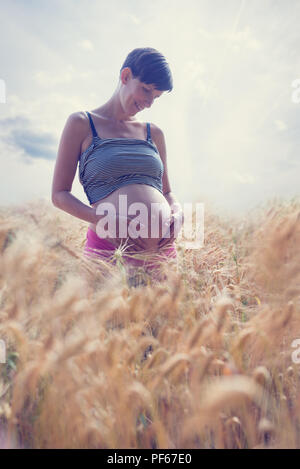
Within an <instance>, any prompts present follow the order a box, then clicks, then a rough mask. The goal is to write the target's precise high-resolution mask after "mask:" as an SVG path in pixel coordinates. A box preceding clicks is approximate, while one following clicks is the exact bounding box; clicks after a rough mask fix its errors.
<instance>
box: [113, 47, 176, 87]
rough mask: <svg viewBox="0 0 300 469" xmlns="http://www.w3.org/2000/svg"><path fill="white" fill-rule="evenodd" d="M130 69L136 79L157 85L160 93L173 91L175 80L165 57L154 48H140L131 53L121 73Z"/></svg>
mask: <svg viewBox="0 0 300 469" xmlns="http://www.w3.org/2000/svg"><path fill="white" fill-rule="evenodd" d="M125 67H130V69H131V72H132V75H133V77H134V78H138V79H139V80H140V81H142V82H143V83H147V84H151V85H155V88H156V89H157V90H159V91H168V92H170V91H172V89H173V78H172V74H171V70H170V67H169V64H168V62H167V61H166V59H165V57H164V56H163V55H162V54H161V53H160V52H158V50H156V49H153V48H152V47H139V48H137V49H134V50H133V51H131V52H130V53H129V54H128V55H127V57H126V59H125V62H124V63H123V65H122V67H121V70H120V73H121V71H122V70H123V68H125Z"/></svg>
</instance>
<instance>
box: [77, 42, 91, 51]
mask: <svg viewBox="0 0 300 469" xmlns="http://www.w3.org/2000/svg"><path fill="white" fill-rule="evenodd" d="M78 45H79V47H81V48H82V49H84V50H94V44H93V43H92V41H90V40H89V39H83V40H82V41H79V43H78Z"/></svg>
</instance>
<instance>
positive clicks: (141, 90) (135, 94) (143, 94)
mask: <svg viewBox="0 0 300 469" xmlns="http://www.w3.org/2000/svg"><path fill="white" fill-rule="evenodd" d="M124 70H125V69H124ZM124 70H123V71H124ZM128 70H129V72H130V73H129V74H128V75H126V77H125V78H126V81H125V83H124V82H123V83H124V84H126V86H125V89H124V94H125V93H126V94H125V96H124V98H125V103H124V104H125V107H126V108H127V112H128V113H129V114H132V113H134V114H136V113H137V112H140V111H142V110H143V109H144V108H145V107H151V106H152V104H153V102H154V100H155V99H157V98H159V97H160V96H161V95H162V94H163V91H159V90H157V89H156V88H155V85H151V84H148V83H143V82H142V81H140V80H139V79H138V78H133V76H132V74H131V70H130V69H128ZM125 90H126V91H125Z"/></svg>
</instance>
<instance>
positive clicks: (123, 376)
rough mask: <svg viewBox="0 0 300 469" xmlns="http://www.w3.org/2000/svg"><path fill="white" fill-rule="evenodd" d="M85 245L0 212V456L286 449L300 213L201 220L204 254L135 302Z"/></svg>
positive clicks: (35, 207)
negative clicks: (21, 451)
mask: <svg viewBox="0 0 300 469" xmlns="http://www.w3.org/2000/svg"><path fill="white" fill-rule="evenodd" d="M86 230H87V224H86V222H83V221H81V220H79V219H76V218H74V217H71V216H69V215H68V214H66V213H64V212H62V211H59V210H58V209H56V208H54V207H53V206H51V204H50V203H49V204H48V203H46V202H43V201H37V202H35V203H27V204H24V205H23V206H22V207H21V206H20V207H18V206H12V207H1V208H0V250H1V254H0V339H1V340H2V341H4V342H5V346H6V361H5V363H0V447H1V448H35V449H38V448H42V449H44V448H85V449H87V448H99V449H104V448H108V449H115V448H116V449H117V448H118V449H122V448H130V449H141V448H153V449H163V448H168V449H176V448H181V449H186V448H188V449H192V448H195V449H202V448H206V449H210V448H234V449H243V448H251V449H254V448H257V449H259V448H299V447H300V386H299V384H300V381H299V380H300V363H298V361H300V359H299V360H295V359H294V360H293V359H292V353H293V352H295V348H293V347H292V342H293V341H295V339H300V304H299V293H300V201H299V200H298V199H292V200H289V201H278V200H273V201H271V202H269V203H267V204H266V205H265V206H263V207H260V208H257V209H256V210H254V211H252V212H249V214H248V215H247V216H245V217H240V218H232V219H225V218H222V217H221V216H220V215H216V214H215V213H214V211H213V210H212V209H208V210H206V211H205V233H204V235H205V242H204V246H203V247H202V248H201V249H199V250H185V249H184V247H183V245H182V243H181V242H180V241H177V251H178V264H177V268H176V269H175V268H174V265H169V264H168V265H167V264H166V266H165V272H166V277H165V278H164V279H163V280H160V281H152V280H151V279H150V280H149V279H148V280H147V282H144V283H142V284H137V285H135V286H133V285H131V284H130V283H129V282H128V279H127V277H126V275H125V274H124V269H123V268H122V262H121V261H120V262H117V264H116V265H115V266H110V265H107V264H105V265H102V264H101V268H99V265H97V262H96V261H92V260H89V259H87V258H84V256H83V255H82V251H83V245H84V242H85V236H86ZM121 257H122V256H121ZM99 262H100V263H101V261H99ZM299 344H300V341H299ZM298 348H300V345H299V346H298ZM298 356H299V358H300V353H299V355H298Z"/></svg>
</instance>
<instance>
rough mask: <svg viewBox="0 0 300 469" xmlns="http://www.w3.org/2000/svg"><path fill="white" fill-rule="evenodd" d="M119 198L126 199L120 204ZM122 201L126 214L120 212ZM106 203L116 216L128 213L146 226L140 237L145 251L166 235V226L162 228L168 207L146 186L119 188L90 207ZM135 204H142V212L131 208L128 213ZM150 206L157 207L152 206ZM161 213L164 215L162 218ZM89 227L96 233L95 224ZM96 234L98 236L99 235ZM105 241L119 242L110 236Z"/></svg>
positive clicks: (168, 212)
mask: <svg viewBox="0 0 300 469" xmlns="http://www.w3.org/2000/svg"><path fill="white" fill-rule="evenodd" d="M120 196H126V197H127V199H126V198H125V197H123V202H122V197H120ZM124 201H125V207H126V213H124V212H122V208H121V206H120V203H121V204H122V203H123V204H124ZM126 201H127V203H126ZM107 202H109V203H111V204H112V205H113V207H114V208H115V210H116V213H117V214H118V213H124V215H126V214H127V213H129V214H130V215H132V216H133V217H134V218H135V217H137V218H138V219H139V220H140V221H141V222H142V223H143V224H144V225H146V231H147V233H146V236H145V232H144V233H143V235H141V236H142V239H143V241H144V242H145V243H146V249H153V248H156V247H157V244H158V242H159V240H160V239H161V238H162V236H163V235H164V234H165V233H166V229H167V228H166V226H163V222H166V220H167V219H168V217H167V215H170V206H169V204H168V202H167V200H166V199H165V197H164V196H163V194H162V193H161V192H159V191H158V190H157V189H155V188H154V187H152V186H149V185H147V184H128V185H127V186H123V187H120V188H119V189H117V190H115V191H114V192H112V193H111V194H109V195H108V196H107V197H105V198H103V199H101V200H99V201H98V202H95V203H94V204H92V207H95V208H96V207H97V206H98V205H100V204H102V203H107ZM135 202H139V203H142V207H143V208H142V210H144V212H140V211H139V210H140V207H141V206H140V207H132V210H131V211H130V206H131V204H134V203H135ZM151 204H157V205H156V206H153V205H151ZM123 207H124V205H123ZM103 208H104V207H103ZM137 209H138V210H137ZM158 209H159V210H158ZM105 213H106V212H105ZM163 213H164V214H165V215H164V216H163ZM166 217H167V218H166ZM98 226H99V225H98ZM89 227H90V228H91V229H92V230H93V231H95V232H96V233H97V231H96V224H95V223H90V225H89ZM138 230H139V227H137V231H138ZM151 230H152V231H151ZM97 234H98V235H99V233H97ZM106 239H107V240H108V241H111V242H113V244H116V243H117V245H119V244H120V241H118V239H117V238H114V237H112V236H109V237H107V238H106Z"/></svg>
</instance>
